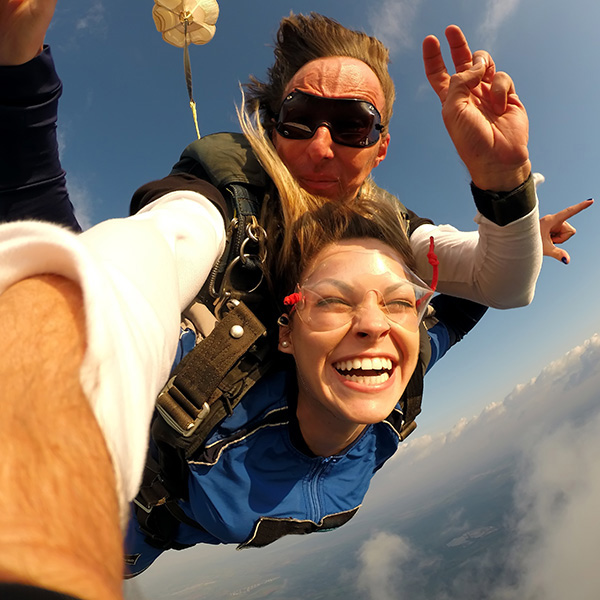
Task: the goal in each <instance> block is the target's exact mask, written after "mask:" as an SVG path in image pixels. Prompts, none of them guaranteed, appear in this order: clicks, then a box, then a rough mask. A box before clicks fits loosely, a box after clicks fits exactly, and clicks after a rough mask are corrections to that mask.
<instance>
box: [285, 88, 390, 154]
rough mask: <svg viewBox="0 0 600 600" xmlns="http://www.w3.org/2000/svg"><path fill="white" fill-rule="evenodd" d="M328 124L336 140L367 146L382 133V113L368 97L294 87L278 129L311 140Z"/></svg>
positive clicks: (291, 137)
mask: <svg viewBox="0 0 600 600" xmlns="http://www.w3.org/2000/svg"><path fill="white" fill-rule="evenodd" d="M323 126H324V127H327V129H329V132H330V134H331V139H332V140H333V141H334V142H335V143H336V144H342V145H343V146H352V147H354V148H366V147H367V146H372V145H373V144H375V143H376V142H377V140H378V139H379V138H380V136H381V130H382V129H383V126H382V125H381V115H380V114H379V111H378V110H377V109H376V108H375V107H374V106H373V105H372V104H371V103H370V102H366V101H365V100H357V99H354V98H325V97H323V96H313V95H312V94H307V93H306V92H301V91H299V90H294V91H293V92H291V93H290V94H288V95H287V96H286V98H285V100H284V101H283V104H282V105H281V108H280V109H279V115H278V117H277V122H276V124H275V129H276V130H277V133H279V135H281V136H283V137H285V138H288V139H291V140H308V139H309V138H311V137H312V136H313V135H315V133H316V131H317V129H318V128H319V127H323Z"/></svg>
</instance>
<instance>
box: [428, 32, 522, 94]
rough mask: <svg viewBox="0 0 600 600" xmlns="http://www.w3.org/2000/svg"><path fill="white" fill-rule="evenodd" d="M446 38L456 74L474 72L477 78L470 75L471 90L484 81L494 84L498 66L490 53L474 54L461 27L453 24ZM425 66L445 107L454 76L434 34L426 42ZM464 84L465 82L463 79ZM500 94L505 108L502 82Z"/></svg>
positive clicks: (468, 84) (478, 51)
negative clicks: (451, 79)
mask: <svg viewBox="0 0 600 600" xmlns="http://www.w3.org/2000/svg"><path fill="white" fill-rule="evenodd" d="M446 39H447V41H448V45H449V47H450V53H451V55H452V62H453V63H454V68H455V70H456V73H465V72H466V71H469V70H470V71H474V74H475V75H474V76H471V74H470V73H469V74H468V78H467V80H464V81H465V82H466V83H467V86H468V87H469V88H473V87H475V86H476V85H478V84H479V83H480V82H481V81H485V82H486V83H492V81H493V80H494V76H495V74H496V66H495V64H494V61H493V59H492V57H491V56H490V54H489V53H488V52H486V51H485V50H477V51H476V52H474V53H471V49H470V48H469V44H468V42H467V38H466V37H465V35H464V34H463V32H462V30H461V29H460V27H458V26H456V25H450V26H448V27H447V28H446ZM423 64H424V66H425V74H426V76H427V80H428V81H429V83H430V85H431V87H432V88H433V90H434V91H435V93H436V94H437V95H438V98H439V99H440V101H441V102H442V104H443V103H444V102H445V100H446V97H447V95H448V87H449V85H450V74H449V73H448V69H447V68H446V64H445V63H444V58H443V56H442V51H441V46H440V42H439V40H438V39H437V38H436V37H435V36H434V35H429V36H427V37H426V38H425V39H424V40H423ZM461 81H463V80H462V79H461ZM511 83H512V80H511ZM497 93H498V95H499V98H500V100H499V103H500V105H505V103H506V101H505V97H506V92H505V91H504V87H503V85H502V81H499V83H498V88H497Z"/></svg>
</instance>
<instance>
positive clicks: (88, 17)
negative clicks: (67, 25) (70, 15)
mask: <svg viewBox="0 0 600 600" xmlns="http://www.w3.org/2000/svg"><path fill="white" fill-rule="evenodd" d="M104 13H105V8H104V4H102V2H100V0H97V1H96V2H94V3H93V4H92V6H91V7H90V8H89V9H88V11H87V12H86V13H85V15H84V16H83V17H81V18H80V19H79V20H78V21H77V23H76V24H75V28H76V29H77V30H83V29H86V30H87V29H91V30H104V29H105V27H106V21H105V18H104Z"/></svg>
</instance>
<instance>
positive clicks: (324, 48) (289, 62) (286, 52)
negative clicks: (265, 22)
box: [245, 12, 396, 133]
mask: <svg viewBox="0 0 600 600" xmlns="http://www.w3.org/2000/svg"><path fill="white" fill-rule="evenodd" d="M274 54H275V63H274V64H273V66H272V67H271V68H270V69H268V71H267V81H266V82H261V81H259V80H258V79H256V78H255V77H253V76H251V77H250V83H247V84H246V85H245V87H246V106H247V108H248V110H249V112H251V113H253V112H254V111H255V110H256V109H257V108H259V109H260V114H261V121H262V124H263V126H264V128H265V129H266V130H267V131H268V132H269V133H271V131H272V128H273V122H272V119H273V118H274V117H276V116H277V114H278V112H279V108H280V106H281V103H282V101H283V94H284V91H285V88H286V86H287V84H288V83H289V81H290V79H291V78H292V77H293V76H294V75H295V74H296V73H297V72H298V70H299V69H300V68H301V67H303V66H304V65H305V64H306V63H308V62H310V61H312V60H315V59H317V58H325V57H330V56H346V57H350V58H356V59H358V60H361V61H362V62H364V63H365V64H367V65H368V66H369V67H371V69H372V70H373V71H374V73H375V75H377V78H378V79H379V82H380V83H381V87H382V89H383V94H384V97H385V110H384V112H383V114H382V125H383V126H384V127H387V126H388V125H389V122H390V119H391V117H392V109H393V105H394V98H395V95H396V92H395V90H394V82H393V81H392V78H391V77H390V74H389V71H388V64H389V62H390V55H389V51H388V49H387V48H386V47H385V46H384V45H383V44H382V43H381V42H380V41H379V40H378V39H377V38H374V37H371V36H368V35H367V34H366V33H363V32H361V31H355V30H352V29H348V28H346V27H344V26H343V25H340V23H338V22H337V21H334V20H333V19H330V18H329V17H325V16H323V15H320V14H318V13H315V12H311V13H310V14H309V15H301V14H300V15H295V14H293V13H290V16H289V17H285V18H283V19H282V20H281V23H280V24H279V30H278V31H277V37H276V40H275V50H274Z"/></svg>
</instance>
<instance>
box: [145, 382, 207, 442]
mask: <svg viewBox="0 0 600 600" xmlns="http://www.w3.org/2000/svg"><path fill="white" fill-rule="evenodd" d="M181 400H183V402H182V401H181ZM182 404H183V405H188V406H189V405H190V402H189V400H188V399H187V398H186V397H185V395H184V394H183V392H182V391H181V390H180V389H178V388H177V386H176V385H175V376H173V377H171V379H169V381H167V383H166V385H165V387H164V388H163V389H162V391H161V393H160V394H159V395H158V398H157V402H156V409H157V410H158V412H159V413H160V415H161V416H162V418H163V419H164V420H165V422H166V423H167V424H168V425H169V426H170V427H172V428H173V429H174V430H175V431H176V432H177V433H178V434H179V435H182V436H183V437H185V438H188V437H191V436H192V435H194V432H195V431H196V429H198V427H199V426H200V425H201V424H202V421H204V419H206V417H208V415H209V414H210V406H209V404H208V402H204V403H203V404H202V407H201V409H200V410H199V412H198V413H197V414H196V416H195V417H194V416H193V415H190V414H189V412H188V411H186V410H185V409H184V407H183V406H182ZM173 405H175V407H176V409H175V410H176V411H177V413H178V414H177V415H175V414H173V410H169V409H170V408H173Z"/></svg>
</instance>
